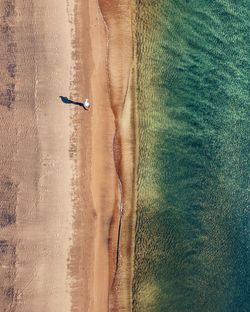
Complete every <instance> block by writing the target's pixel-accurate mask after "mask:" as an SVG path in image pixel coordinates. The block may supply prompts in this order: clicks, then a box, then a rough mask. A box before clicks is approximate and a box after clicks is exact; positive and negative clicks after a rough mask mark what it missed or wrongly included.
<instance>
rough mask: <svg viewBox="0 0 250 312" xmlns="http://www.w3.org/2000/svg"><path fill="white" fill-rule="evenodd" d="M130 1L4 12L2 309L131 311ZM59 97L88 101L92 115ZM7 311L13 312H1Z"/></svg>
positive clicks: (28, 4) (16, 6)
mask: <svg viewBox="0 0 250 312" xmlns="http://www.w3.org/2000/svg"><path fill="white" fill-rule="evenodd" d="M130 6H131V3H130V1H127V0H124V2H123V3H122V5H121V3H118V2H117V1H103V0H102V1H99V2H98V1H97V0H93V1H90V0H86V1H75V2H74V1H67V0H63V1H60V4H59V3H58V1H56V0H53V1H51V0H50V1H49V0H43V1H42V2H41V1H37V0H33V1H32V0H30V1H25V0H16V1H14V0H5V1H3V2H2V4H1V6H0V11H1V12H3V16H4V18H3V19H2V21H1V32H0V35H1V39H2V41H1V45H0V47H1V50H2V51H3V58H2V59H1V64H0V65H1V67H2V68H3V78H4V79H3V83H2V84H1V93H0V99H1V103H0V110H1V115H0V116H1V117H0V122H1V129H0V135H1V144H2V145H1V154H0V156H1V162H0V166H1V168H0V169H1V180H0V183H1V192H0V196H1V198H0V209H1V210H0V218H1V219H0V259H1V263H3V264H2V266H1V268H0V277H1V280H3V284H2V286H1V291H0V305H1V307H3V308H4V309H10V311H18V312H45V311H46V312H50V311H51V312H52V311H53V312H57V311H58V312H59V311H60V312H69V311H73V312H76V311H84V312H85V311H86V312H90V311H91V312H97V311H100V312H105V311H130V310H131V306H130V303H131V302H130V300H131V294H130V292H131V282H132V270H133V269H132V259H133V240H132V239H133V228H134V213H133V212H134V206H135V205H134V201H135V192H134V190H135V187H134V181H135V180H134V179H135V165H136V148H135V147H136V144H135V143H136V140H135V137H136V132H135V125H136V120H135V100H134V99H135V97H134V94H133V93H134V88H133V86H134V81H133V80H134V75H133V45H132V28H131V7H130ZM59 96H69V97H71V98H73V99H74V100H76V101H82V99H85V98H89V100H90V102H91V103H93V107H91V109H90V111H89V112H86V111H85V110H83V109H82V108H81V107H74V106H71V105H63V104H62V102H61V101H60V99H59ZM6 311H7V310H6Z"/></svg>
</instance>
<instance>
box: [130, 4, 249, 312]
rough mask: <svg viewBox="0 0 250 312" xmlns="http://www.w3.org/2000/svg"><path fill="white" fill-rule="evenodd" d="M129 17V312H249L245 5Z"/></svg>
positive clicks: (151, 7)
mask: <svg viewBox="0 0 250 312" xmlns="http://www.w3.org/2000/svg"><path fill="white" fill-rule="evenodd" d="M137 8H138V10H137V34H136V35H137V42H138V47H137V56H138V90H137V91H138V92H137V94H138V95H137V102H138V115H139V151H140V155H139V172H138V203H137V225H136V250H135V252H136V253H135V274H134V283H133V311H134V312H140V311H147V312H151V311H152V312H158V311H161V312H163V311H171V312H172V311H173V312H175V311H176V312H177V311H178V312H180V311H190V312H195V311H197V312H201V311H218V312H223V311H225V312H230V311H232V312H236V311H241V312H243V311H250V299H249V296H247V295H248V294H249V291H250V253H249V248H250V237H249V236H250V226H249V195H250V194H249V188H250V183H249V182H250V181H249V168H250V156H249V154H250V153H249V152H250V142H249V138H250V101H249V68H250V63H249V56H250V50H249V24H250V22H249V21H250V19H249V13H250V2H249V1H244V0H239V1H237V2H236V1H229V0H225V1H223V0H221V1H219V0H215V1H205V0H198V1H197V0H196V1H183V0H180V1H177V0H175V1H174V0H168V1H166V0H158V1H149V0H147V1H142V0H138V1H137Z"/></svg>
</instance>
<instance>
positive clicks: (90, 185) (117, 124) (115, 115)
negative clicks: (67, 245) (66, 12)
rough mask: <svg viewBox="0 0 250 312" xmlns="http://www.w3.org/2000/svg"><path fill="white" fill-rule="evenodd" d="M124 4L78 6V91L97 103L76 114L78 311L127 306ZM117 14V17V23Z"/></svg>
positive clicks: (130, 171)
mask: <svg viewBox="0 0 250 312" xmlns="http://www.w3.org/2000/svg"><path fill="white" fill-rule="evenodd" d="M122 8H123V9H122V11H119V8H118V6H117V3H116V2H115V1H114V2H113V3H111V2H105V1H100V2H99V3H98V1H86V2H84V3H80V2H79V3H78V4H77V7H76V12H77V14H78V15H77V16H76V32H75V45H74V46H75V49H76V53H75V55H76V59H77V66H76V76H75V82H74V86H75V90H74V92H75V93H74V94H75V96H76V97H81V95H83V94H87V95H88V97H89V98H90V100H91V101H92V102H93V103H94V104H93V109H92V110H91V112H90V114H89V115H86V114H85V113H84V112H82V111H78V112H76V115H75V117H74V125H75V128H76V129H77V131H76V132H75V134H76V136H75V138H74V142H75V147H76V154H77V155H78V156H79V155H80V158H79V157H76V159H75V160H76V163H77V172H78V173H80V175H78V176H77V178H76V181H75V187H76V191H75V194H77V198H75V224H74V229H75V232H74V233H75V234H74V235H75V236H74V239H75V240H74V242H75V244H74V247H73V248H72V253H71V264H70V268H71V272H72V275H73V276H74V278H75V283H74V287H73V291H72V294H73V295H72V296H73V310H74V311H80V310H81V308H80V307H82V306H84V307H85V311H122V306H124V309H125V310H126V311H129V309H130V307H129V304H128V302H129V300H130V294H129V291H130V289H131V288H130V283H131V280H130V278H131V276H130V275H129V274H130V273H129V272H131V270H132V269H131V267H129V266H130V262H129V261H130V260H131V256H132V252H131V250H129V248H128V247H129V246H131V245H130V244H131V237H132V234H133V232H126V231H127V230H129V227H131V226H132V223H133V222H132V220H131V211H132V209H133V199H134V198H133V190H132V188H133V175H134V169H135V168H134V166H133V165H134V157H135V153H134V143H135V142H134V141H133V137H134V133H133V128H134V125H133V122H134V120H133V118H132V113H133V110H132V105H133V104H132V100H131V99H132V94H131V93H132V92H131V90H132V88H131V85H130V84H131V72H132V53H133V49H132V31H131V25H130V23H131V17H130V16H128V12H130V9H131V8H130V4H129V2H126V1H125V2H124V6H123V7H122ZM118 13H119V14H120V17H119V20H113V17H114V18H115V19H116V15H117V14H118ZM129 14H130V13H129ZM120 38H122V40H121V39H120ZM121 51H123V53H121ZM130 127H132V133H131V131H130V129H131V128H130ZM122 154H123V157H122ZM124 172H126V174H125V173H124ZM126 177H127V180H126ZM86 182H87V183H86ZM121 217H122V218H121ZM121 220H122V221H121ZM125 233H127V234H125ZM126 235H128V237H127V236H126ZM121 237H122V238H121ZM86 246H88V247H87V249H86ZM124 257H126V259H127V260H125V258H124ZM121 259H124V260H123V261H121ZM79 272H81V275H80V276H81V277H80V276H79ZM121 282H122V283H121ZM121 298H123V300H120V299H121ZM120 301H123V303H122V305H120V303H118V302H120Z"/></svg>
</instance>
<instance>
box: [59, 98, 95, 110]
mask: <svg viewBox="0 0 250 312" xmlns="http://www.w3.org/2000/svg"><path fill="white" fill-rule="evenodd" d="M59 97H60V98H61V100H62V102H63V103H65V104H75V105H78V106H81V107H83V108H84V109H85V110H89V109H90V103H89V100H88V99H86V100H85V101H84V102H75V101H72V100H70V99H69V98H67V97H66V96H61V95H60V96H59Z"/></svg>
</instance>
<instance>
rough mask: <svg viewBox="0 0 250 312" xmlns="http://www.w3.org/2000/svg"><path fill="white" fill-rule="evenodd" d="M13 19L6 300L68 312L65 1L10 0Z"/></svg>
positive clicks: (25, 307) (40, 311) (6, 133)
mask: <svg viewBox="0 0 250 312" xmlns="http://www.w3.org/2000/svg"><path fill="white" fill-rule="evenodd" d="M12 2H13V1H12ZM6 3H7V2H6ZM13 3H14V2H13ZM13 20H14V22H15V32H14V35H13V36H14V42H15V44H16V50H15V61H16V77H15V101H14V103H13V108H12V109H11V110H10V111H8V110H7V109H6V108H5V107H2V108H1V115H2V116H4V121H5V123H6V122H7V121H8V122H9V123H8V124H7V125H6V127H4V128H3V127H2V126H1V141H2V142H3V141H6V144H10V146H11V148H12V149H13V152H11V153H10V151H9V150H8V148H6V149H5V148H4V149H3V151H2V153H3V155H2V160H7V161H9V158H11V162H12V163H11V167H10V170H9V171H8V173H6V174H8V175H10V176H11V179H12V180H13V181H14V182H15V183H16V185H17V199H16V224H15V225H14V226H13V227H11V228H8V227H6V228H5V229H4V230H3V229H0V230H1V237H2V238H4V239H7V241H8V242H10V241H12V242H13V244H15V246H16V247H15V254H16V259H15V282H12V284H10V285H9V287H12V288H13V292H12V293H11V291H9V292H7V293H6V297H7V298H8V299H9V301H12V303H11V305H12V307H14V306H15V311H17V312H69V311H70V310H71V297H70V292H69V285H67V284H68V282H67V279H68V277H67V260H68V253H69V248H70V244H71V242H70V237H71V224H72V202H71V178H72V175H73V172H72V168H71V166H72V164H71V161H70V157H69V147H70V145H69V143H70V135H71V132H72V130H71V129H70V127H69V125H70V116H71V112H70V111H71V108H70V107H65V106H63V105H62V104H61V103H60V101H59V98H58V96H59V95H67V94H68V93H69V81H70V67H71V38H70V29H71V26H70V24H69V23H68V16H67V3H66V0H65V1H64V0H60V1H57V0H43V1H39V0H35V1H28V0H16V1H15V17H14V19H13ZM10 114H11V118H9V115H10ZM7 127H8V128H7ZM7 230H9V234H8V235H7V234H6V233H5V232H6V231H7ZM3 231H5V232H3ZM1 299H3V298H1ZM0 305H1V307H3V308H4V305H2V302H0ZM1 309H2V308H1ZM2 311H3V310H2ZM4 311H5V310H4ZM6 311H14V310H12V309H10V305H9V308H8V310H7V309H6Z"/></svg>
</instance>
